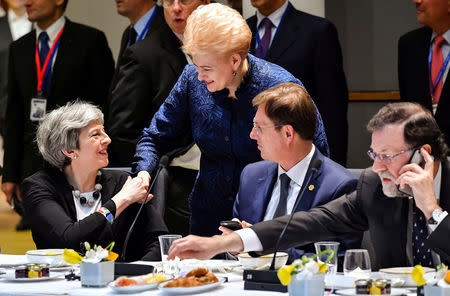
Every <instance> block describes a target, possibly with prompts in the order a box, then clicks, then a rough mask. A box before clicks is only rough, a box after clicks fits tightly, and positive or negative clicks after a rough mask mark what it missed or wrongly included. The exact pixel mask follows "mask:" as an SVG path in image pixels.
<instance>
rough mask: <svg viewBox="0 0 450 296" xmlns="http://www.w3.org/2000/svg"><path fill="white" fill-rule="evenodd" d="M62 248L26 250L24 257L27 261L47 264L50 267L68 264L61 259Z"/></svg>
mask: <svg viewBox="0 0 450 296" xmlns="http://www.w3.org/2000/svg"><path fill="white" fill-rule="evenodd" d="M63 253H64V249H40V250H29V251H27V252H26V253H25V254H26V257H27V261H28V262H29V263H37V264H43V263H44V264H49V265H50V267H65V266H69V264H67V263H66V262H65V261H64V260H63V259H62V254H63Z"/></svg>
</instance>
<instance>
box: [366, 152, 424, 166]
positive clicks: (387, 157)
mask: <svg viewBox="0 0 450 296" xmlns="http://www.w3.org/2000/svg"><path fill="white" fill-rule="evenodd" d="M415 149H416V148H411V149H408V150H402V151H400V152H398V153H395V154H392V155H387V154H382V153H380V154H377V153H375V152H373V150H372V148H370V149H369V151H367V155H369V157H370V159H372V160H373V161H375V160H376V159H377V158H378V159H379V160H380V161H381V162H382V163H383V164H385V165H389V164H391V163H392V159H393V158H394V157H397V156H399V155H401V154H403V153H405V152H409V151H412V150H415Z"/></svg>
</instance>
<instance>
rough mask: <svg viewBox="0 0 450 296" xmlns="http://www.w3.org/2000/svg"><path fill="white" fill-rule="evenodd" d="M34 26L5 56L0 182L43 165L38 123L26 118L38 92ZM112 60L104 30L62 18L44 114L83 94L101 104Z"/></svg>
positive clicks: (16, 178)
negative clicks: (36, 140) (1, 171)
mask: <svg viewBox="0 0 450 296" xmlns="http://www.w3.org/2000/svg"><path fill="white" fill-rule="evenodd" d="M35 46H36V32H35V30H33V31H31V32H30V33H28V34H26V35H25V36H23V37H22V38H20V39H18V40H16V41H14V42H13V43H12V44H11V48H10V53H11V54H10V57H9V78H8V82H9V87H8V107H7V114H6V135H5V167H4V175H3V182H15V183H20V182H21V181H22V180H23V179H24V178H26V177H27V176H29V175H31V174H33V173H35V172H36V171H38V170H39V169H41V168H42V167H43V160H42V158H41V156H40V155H39V152H38V150H37V147H36V144H35V143H34V138H35V132H36V127H37V122H33V121H31V120H30V104H31V103H30V102H31V98H33V97H35V96H36V93H37V90H36V84H37V77H36V64H35V60H34V58H35ZM113 73H114V61H113V58H112V54H111V50H110V49H109V47H108V42H107V41H106V37H105V34H103V32H101V31H99V30H97V29H94V28H91V27H87V26H84V25H80V24H77V23H73V22H71V21H70V20H68V19H66V25H65V28H64V32H63V33H62V35H61V39H60V45H59V48H58V52H57V55H56V60H55V63H54V66H53V74H52V81H51V93H50V96H49V97H48V98H47V112H49V111H51V110H52V109H54V108H56V107H58V106H62V105H65V104H66V103H67V102H69V101H71V100H75V99H77V98H81V99H83V100H87V101H91V102H93V103H94V104H96V105H99V106H101V107H103V106H104V104H105V101H106V97H107V95H108V88H109V84H110V82H111V78H112V75H113Z"/></svg>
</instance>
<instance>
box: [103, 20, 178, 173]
mask: <svg viewBox="0 0 450 296" xmlns="http://www.w3.org/2000/svg"><path fill="white" fill-rule="evenodd" d="M186 64H187V61H186V57H185V55H184V54H183V52H182V51H181V44H180V42H179V41H178V39H177V38H176V36H175V34H174V33H173V32H172V30H171V29H170V28H169V26H167V24H166V23H165V22H164V23H163V24H162V25H161V26H160V28H159V29H158V30H157V31H155V32H152V33H151V34H150V36H149V37H148V38H146V39H144V40H142V41H141V42H138V43H136V44H134V45H133V46H130V47H129V48H127V49H126V50H125V52H124V54H123V56H122V58H121V62H120V71H119V75H118V82H117V85H116V88H115V89H114V91H113V92H112V96H111V104H110V108H109V114H108V121H107V132H108V134H109V136H110V137H111V139H112V142H111V145H110V146H109V148H108V150H109V154H110V156H111V165H116V166H131V162H132V159H133V156H134V152H135V150H136V143H137V141H138V139H139V137H140V136H141V134H142V130H143V129H144V128H145V127H148V126H149V124H150V121H151V120H152V117H153V115H154V114H155V113H156V111H158V109H159V106H160V105H161V104H162V103H163V102H164V100H165V99H166V97H167V96H168V95H169V93H170V91H171V90H172V87H173V86H174V85H175V82H177V80H178V76H179V75H180V74H181V72H182V71H183V68H184V66H185V65H186Z"/></svg>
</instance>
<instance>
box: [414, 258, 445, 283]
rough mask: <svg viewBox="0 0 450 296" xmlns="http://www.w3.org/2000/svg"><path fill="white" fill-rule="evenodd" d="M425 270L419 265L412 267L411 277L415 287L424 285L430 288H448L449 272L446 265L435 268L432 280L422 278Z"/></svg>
mask: <svg viewBox="0 0 450 296" xmlns="http://www.w3.org/2000/svg"><path fill="white" fill-rule="evenodd" d="M424 275H425V270H424V268H423V267H422V266H421V265H416V266H414V269H413V271H412V272H411V276H412V279H413V281H414V282H416V284H417V286H419V287H421V286H423V285H425V284H427V285H430V286H435V285H437V286H439V287H441V288H450V271H449V270H448V267H447V265H445V264H443V263H442V264H440V265H438V266H437V267H436V274H435V275H434V277H433V278H428V279H425V278H424Z"/></svg>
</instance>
